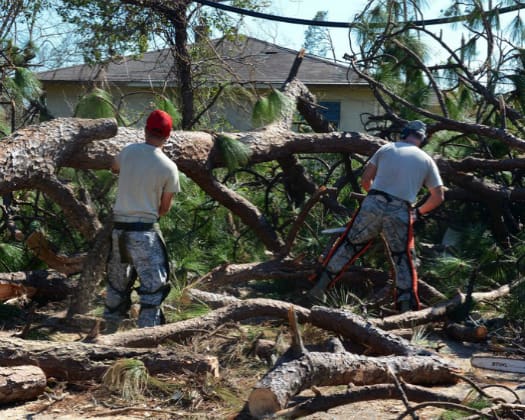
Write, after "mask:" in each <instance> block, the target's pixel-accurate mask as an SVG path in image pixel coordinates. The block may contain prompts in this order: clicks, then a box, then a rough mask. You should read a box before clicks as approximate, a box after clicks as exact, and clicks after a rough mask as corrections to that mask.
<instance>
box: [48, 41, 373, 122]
mask: <svg viewBox="0 0 525 420" xmlns="http://www.w3.org/2000/svg"><path fill="white" fill-rule="evenodd" d="M207 45H208V44H207ZM209 45H210V47H211V49H212V50H213V51H214V52H215V53H216V54H212V53H210V51H211V49H210V48H207V49H205V48H203V51H205V52H206V51H207V53H205V54H204V55H203V54H201V56H200V58H199V61H197V62H195V63H193V66H194V72H193V78H194V85H195V87H196V88H195V91H194V93H195V95H196V97H197V99H203V101H206V99H210V98H211V96H212V95H213V93H214V92H216V91H217V89H218V87H219V86H223V87H224V86H225V87H227V88H226V89H224V90H223V95H222V96H221V99H220V100H218V101H216V102H215V103H214V105H213V107H212V108H211V109H210V110H209V115H210V119H211V121H215V123H216V124H219V125H221V127H223V128H224V129H236V130H247V129H250V128H252V127H251V111H252V106H253V103H254V101H255V99H256V97H257V95H262V94H264V93H265V92H266V91H267V90H268V89H269V88H270V87H274V88H280V87H281V85H282V84H283V82H284V81H285V80H286V79H287V76H288V74H289V72H290V69H291V67H292V64H293V63H294V60H295V58H296V56H297V53H298V52H297V51H294V50H292V49H289V48H285V47H281V46H278V45H275V44H272V43H269V42H265V41H261V40H258V39H254V38H250V37H244V36H242V37H239V38H237V39H236V40H235V41H227V40H220V41H210V43H209ZM174 69H175V66H174V60H173V57H172V55H171V53H170V50H169V49H163V50H158V51H152V52H148V53H145V54H144V55H143V56H142V57H141V58H133V57H124V58H122V60H121V61H119V62H112V63H110V64H108V65H107V66H101V65H94V66H93V65H87V64H85V65H77V66H72V67H67V68H61V69H56V70H50V71H45V72H42V73H39V74H38V78H39V79H40V80H41V82H42V83H43V87H44V91H45V92H46V101H47V105H48V108H49V110H50V112H51V114H52V115H54V116H55V117H69V116H72V115H73V113H74V109H75V106H76V104H77V102H78V99H79V98H80V96H81V95H82V94H84V93H85V92H86V91H87V90H88V89H89V88H90V87H91V86H93V85H98V86H102V87H103V88H104V89H106V90H109V91H110V92H111V93H112V95H113V99H114V102H115V103H117V104H119V107H120V109H122V108H125V109H126V110H127V111H128V113H129V112H131V113H133V111H134V112H135V114H137V115H138V113H140V112H144V109H145V108H147V106H148V104H149V103H151V101H152V99H153V97H154V94H155V92H163V93H164V94H170V93H171V94H174V93H175V92H176V90H177V77H176V74H175V71H174ZM298 78H299V79H300V80H301V81H302V82H303V83H304V84H305V85H306V86H307V87H308V88H309V89H310V91H311V92H312V93H313V94H314V95H316V97H317V100H318V102H319V103H320V105H322V106H323V113H324V114H325V116H326V117H327V118H328V119H329V120H330V121H332V122H333V123H334V124H335V125H336V126H337V128H338V129H339V130H341V131H363V125H362V122H361V115H362V114H363V113H371V114H377V111H378V107H377V103H376V102H375V100H374V98H373V95H372V92H371V90H370V89H369V88H368V86H367V84H366V83H364V82H363V81H361V80H359V79H358V77H357V76H356V75H355V73H353V72H352V71H351V70H349V67H348V66H345V65H341V64H337V63H334V62H331V61H328V60H326V59H322V58H319V57H315V56H311V55H308V54H306V55H305V57H304V58H303V61H302V64H301V66H300V68H299V72H298ZM239 86H243V87H245V88H247V89H248V90H243V92H244V93H243V94H241V93H240V91H241V90H242V89H239ZM246 92H251V95H247V94H246ZM225 93H227V94H225Z"/></svg>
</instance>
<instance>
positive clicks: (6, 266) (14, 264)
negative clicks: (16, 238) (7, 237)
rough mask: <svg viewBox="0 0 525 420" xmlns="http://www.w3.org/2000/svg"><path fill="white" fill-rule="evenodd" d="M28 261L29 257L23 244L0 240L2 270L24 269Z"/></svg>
mask: <svg viewBox="0 0 525 420" xmlns="http://www.w3.org/2000/svg"><path fill="white" fill-rule="evenodd" d="M27 262H28V257H27V254H26V252H25V249H24V248H23V247H22V246H20V245H18V244H10V243H7V242H0V271H5V272H8V271H22V270H24V269H25V266H26V264H27Z"/></svg>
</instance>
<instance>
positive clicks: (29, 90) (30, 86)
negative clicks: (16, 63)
mask: <svg viewBox="0 0 525 420" xmlns="http://www.w3.org/2000/svg"><path fill="white" fill-rule="evenodd" d="M14 82H15V85H16V86H17V87H18V89H19V92H20V94H21V95H22V96H23V97H24V98H27V99H38V98H39V96H40V95H41V94H42V83H41V82H40V80H38V79H37V77H36V75H35V74H34V73H33V72H32V71H31V70H29V69H27V68H24V67H17V68H16V70H15V77H14Z"/></svg>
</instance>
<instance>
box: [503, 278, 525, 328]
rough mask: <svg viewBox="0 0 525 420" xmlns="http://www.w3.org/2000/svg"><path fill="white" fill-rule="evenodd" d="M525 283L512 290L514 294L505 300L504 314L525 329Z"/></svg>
mask: <svg viewBox="0 0 525 420" xmlns="http://www.w3.org/2000/svg"><path fill="white" fill-rule="evenodd" d="M523 302H525V283H521V284H520V285H518V286H517V287H516V288H514V289H513V290H512V293H511V294H510V295H509V296H508V297H507V298H506V299H505V304H504V312H505V314H506V316H507V317H508V318H509V319H510V320H513V321H517V322H519V323H520V324H521V326H522V328H525V305H524V304H523Z"/></svg>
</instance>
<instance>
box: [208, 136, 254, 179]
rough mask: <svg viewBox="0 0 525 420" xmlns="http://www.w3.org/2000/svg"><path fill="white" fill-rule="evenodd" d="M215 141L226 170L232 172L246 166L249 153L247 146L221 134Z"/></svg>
mask: <svg viewBox="0 0 525 420" xmlns="http://www.w3.org/2000/svg"><path fill="white" fill-rule="evenodd" d="M215 141H216V144H217V147H218V149H219V151H220V154H221V157H222V159H223V160H224V163H225V164H226V167H227V168H228V170H230V171H234V170H235V169H238V168H241V167H243V166H246V165H247V164H248V162H249V160H250V155H251V151H250V148H249V147H248V146H247V145H245V144H244V143H242V142H240V141H239V140H236V139H234V138H231V137H229V136H226V135H223V134H219V135H218V136H217V137H216V140H215Z"/></svg>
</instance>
